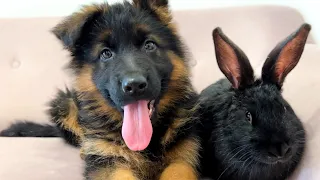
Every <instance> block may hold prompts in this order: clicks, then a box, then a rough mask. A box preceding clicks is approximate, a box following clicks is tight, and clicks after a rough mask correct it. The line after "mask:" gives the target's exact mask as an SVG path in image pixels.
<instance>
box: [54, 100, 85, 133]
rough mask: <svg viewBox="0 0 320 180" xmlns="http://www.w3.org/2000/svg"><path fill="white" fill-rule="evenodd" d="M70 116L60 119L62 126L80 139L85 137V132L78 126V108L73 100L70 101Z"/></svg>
mask: <svg viewBox="0 0 320 180" xmlns="http://www.w3.org/2000/svg"><path fill="white" fill-rule="evenodd" d="M68 101H69V114H68V116H67V117H65V118H63V119H60V120H59V121H60V122H61V124H62V126H63V127H64V128H65V129H67V130H69V131H71V132H73V133H74V134H75V135H77V136H78V137H80V138H81V137H83V130H82V129H81V127H80V126H79V124H78V107H77V106H76V104H75V102H74V101H73V99H69V100H68Z"/></svg>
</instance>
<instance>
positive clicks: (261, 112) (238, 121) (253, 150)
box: [201, 79, 305, 180]
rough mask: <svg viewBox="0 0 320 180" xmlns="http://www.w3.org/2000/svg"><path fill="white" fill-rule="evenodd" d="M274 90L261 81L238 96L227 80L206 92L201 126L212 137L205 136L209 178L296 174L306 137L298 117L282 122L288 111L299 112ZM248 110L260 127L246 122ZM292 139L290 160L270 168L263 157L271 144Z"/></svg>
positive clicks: (276, 179) (274, 179)
mask: <svg viewBox="0 0 320 180" xmlns="http://www.w3.org/2000/svg"><path fill="white" fill-rule="evenodd" d="M274 88H275V87H273V86H269V85H262V84H261V81H260V80H258V81H257V82H256V86H253V87H252V88H251V89H247V91H245V92H236V91H234V90H233V89H232V86H231V83H230V82H229V81H228V80H227V79H222V80H219V81H218V82H217V83H215V84H213V85H211V86H209V87H207V88H206V89H204V90H203V91H202V92H201V108H202V109H201V112H202V125H203V126H204V127H205V128H208V129H207V130H205V131H204V132H210V133H208V134H206V135H203V136H202V137H204V140H205V142H206V143H204V146H203V149H205V151H204V154H203V158H202V167H203V174H204V175H205V176H208V177H215V178H216V179H219V178H220V180H233V179H234V180H236V179H237V180H240V179H241V180H242V179H244V180H249V179H250V180H256V179H257V180H258V179H259V180H264V179H265V180H283V179H285V178H286V177H287V176H288V175H290V174H291V173H292V171H293V170H294V169H295V167H296V165H297V163H298V162H299V161H300V159H301V155H302V153H303V151H304V143H303V142H304V138H305V134H304V130H303V126H302V124H301V122H300V121H299V119H297V117H292V118H293V119H295V120H292V121H284V120H281V117H279V116H282V115H283V114H284V113H285V112H284V111H287V112H289V113H288V115H287V116H293V114H294V112H293V110H292V108H291V107H290V105H289V104H288V103H287V102H286V101H285V100H284V99H283V98H282V97H281V95H280V94H279V93H277V91H276V90H275V89H274ZM248 105H249V107H248ZM250 105H252V106H253V107H250ZM247 109H250V110H251V111H250V112H251V113H252V117H253V119H255V118H259V124H253V125H251V124H250V122H248V121H246V112H247ZM252 109H255V110H252ZM254 112H257V114H255V115H254ZM231 114H233V115H234V116H230V115H231ZM239 116H240V117H239ZM277 116H278V117H277ZM270 119H271V120H270ZM254 125H255V126H254ZM210 129H212V130H211V131H210ZM279 138H280V139H279ZM289 139H292V140H291V141H294V142H292V143H293V144H295V145H294V146H295V147H294V152H295V153H294V154H290V155H288V157H287V158H289V159H290V160H289V161H288V162H286V163H282V162H281V161H279V162H277V163H274V162H271V161H270V162H269V164H267V163H268V162H267V159H264V158H265V157H266V156H268V155H267V153H268V151H267V149H268V148H269V147H268V146H269V144H276V143H278V141H279V142H282V141H290V140H289ZM290 143H291V142H290ZM259 161H265V162H259Z"/></svg>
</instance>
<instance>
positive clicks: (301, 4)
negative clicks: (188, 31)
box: [0, 0, 320, 42]
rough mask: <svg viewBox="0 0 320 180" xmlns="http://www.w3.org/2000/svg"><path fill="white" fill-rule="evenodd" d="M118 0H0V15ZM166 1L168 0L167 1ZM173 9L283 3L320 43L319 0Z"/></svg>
mask: <svg viewBox="0 0 320 180" xmlns="http://www.w3.org/2000/svg"><path fill="white" fill-rule="evenodd" d="M105 1H107V2H109V3H114V2H122V0H0V3H1V6H0V18H2V17H10V18H11V17H37V16H61V15H68V14H70V13H72V12H73V11H75V10H77V9H78V8H79V7H80V5H82V4H89V3H92V2H105ZM169 1H170V0H169ZM170 4H171V7H172V8H173V9H199V8H212V7H214V8H218V7H230V6H247V5H250V6H251V5H261V4H269V5H284V6H290V7H293V8H296V9H298V10H299V11H300V12H301V13H302V14H303V16H304V17H305V18H306V20H307V22H308V23H310V24H312V26H313V34H314V36H315V38H316V40H317V42H320V21H319V17H320V10H319V7H320V1H318V0H171V1H170Z"/></svg>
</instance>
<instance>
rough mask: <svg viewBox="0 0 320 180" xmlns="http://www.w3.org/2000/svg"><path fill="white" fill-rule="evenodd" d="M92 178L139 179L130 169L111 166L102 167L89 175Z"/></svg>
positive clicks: (95, 179) (100, 179)
mask: <svg viewBox="0 0 320 180" xmlns="http://www.w3.org/2000/svg"><path fill="white" fill-rule="evenodd" d="M89 176H90V177H91V179H92V180H138V179H137V178H136V177H135V176H134V173H133V172H132V171H131V170H130V169H126V168H116V169H115V170H112V169H111V168H110V167H106V168H101V169H99V170H98V171H96V172H93V173H92V174H90V175H89Z"/></svg>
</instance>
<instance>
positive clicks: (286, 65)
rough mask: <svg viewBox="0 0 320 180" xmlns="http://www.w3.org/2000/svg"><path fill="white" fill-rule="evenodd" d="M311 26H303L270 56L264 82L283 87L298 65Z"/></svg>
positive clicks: (264, 72)
mask: <svg viewBox="0 0 320 180" xmlns="http://www.w3.org/2000/svg"><path fill="white" fill-rule="evenodd" d="M310 30H311V26H310V25H309V24H306V23H305V24H303V25H301V26H300V28H299V29H297V30H296V31H295V32H294V33H292V34H291V35H289V36H288V37H287V38H286V39H284V40H283V41H281V42H280V43H279V44H278V45H277V46H276V47H275V48H274V49H273V50H272V51H271V52H270V54H269V55H268V58H267V60H266V61H265V63H264V65H263V68H262V80H263V81H264V82H268V83H273V84H276V85H277V86H278V87H279V88H281V87H282V85H283V82H284V80H285V78H286V76H287V75H288V74H289V73H290V71H291V70H292V69H293V68H294V67H295V66H296V65H297V64H298V62H299V60H300V57H301V55H302V53H303V50H304V47H305V44H306V41H307V38H308V35H309V32H310Z"/></svg>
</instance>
